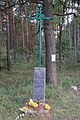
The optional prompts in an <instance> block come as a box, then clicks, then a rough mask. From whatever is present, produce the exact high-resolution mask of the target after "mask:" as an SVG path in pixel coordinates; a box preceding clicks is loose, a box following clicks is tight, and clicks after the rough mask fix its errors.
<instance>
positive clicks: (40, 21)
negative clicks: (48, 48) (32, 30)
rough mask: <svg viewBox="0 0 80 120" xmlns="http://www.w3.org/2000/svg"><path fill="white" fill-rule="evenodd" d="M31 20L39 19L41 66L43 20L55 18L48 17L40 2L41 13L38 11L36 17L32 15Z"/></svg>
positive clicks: (40, 57) (40, 63) (40, 59)
mask: <svg viewBox="0 0 80 120" xmlns="http://www.w3.org/2000/svg"><path fill="white" fill-rule="evenodd" d="M29 19H30V20H35V19H36V20H37V21H39V67H41V66H42V62H41V61H42V23H43V20H53V18H48V17H46V16H45V15H44V14H43V5H42V4H39V13H37V14H36V15H35V16H34V17H30V18H29Z"/></svg>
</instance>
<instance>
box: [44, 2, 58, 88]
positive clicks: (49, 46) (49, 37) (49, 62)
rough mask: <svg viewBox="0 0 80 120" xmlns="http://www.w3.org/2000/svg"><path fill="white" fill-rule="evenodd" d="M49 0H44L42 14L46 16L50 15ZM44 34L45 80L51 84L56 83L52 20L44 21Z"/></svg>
mask: <svg viewBox="0 0 80 120" xmlns="http://www.w3.org/2000/svg"><path fill="white" fill-rule="evenodd" d="M50 2H51V1H50V0H44V14H45V16H46V17H52V10H53V8H52V5H51V4H50ZM44 35H45V44H46V75H47V81H49V82H51V83H52V84H53V85H55V86H56V85H57V71H56V49H55V44H56V43H55V37H54V31H53V26H52V21H50V20H49V21H48V20H45V21H44Z"/></svg>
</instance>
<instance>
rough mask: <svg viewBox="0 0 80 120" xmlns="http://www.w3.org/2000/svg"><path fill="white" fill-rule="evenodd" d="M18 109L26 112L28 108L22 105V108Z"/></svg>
mask: <svg viewBox="0 0 80 120" xmlns="http://www.w3.org/2000/svg"><path fill="white" fill-rule="evenodd" d="M20 110H21V111H22V112H26V111H28V110H29V109H28V108H27V107H22V108H20Z"/></svg>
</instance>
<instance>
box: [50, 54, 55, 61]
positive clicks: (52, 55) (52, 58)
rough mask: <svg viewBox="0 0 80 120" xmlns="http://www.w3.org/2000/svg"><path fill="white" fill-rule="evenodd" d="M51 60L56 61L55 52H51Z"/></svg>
mask: <svg viewBox="0 0 80 120" xmlns="http://www.w3.org/2000/svg"><path fill="white" fill-rule="evenodd" d="M51 61H52V62H55V61H56V55H55V54H51Z"/></svg>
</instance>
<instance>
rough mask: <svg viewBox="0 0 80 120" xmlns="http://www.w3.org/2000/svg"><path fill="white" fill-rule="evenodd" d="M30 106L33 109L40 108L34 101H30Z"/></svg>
mask: <svg viewBox="0 0 80 120" xmlns="http://www.w3.org/2000/svg"><path fill="white" fill-rule="evenodd" d="M29 105H30V106H33V107H35V108H37V107H38V104H37V102H33V100H32V99H30V101H29Z"/></svg>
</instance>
